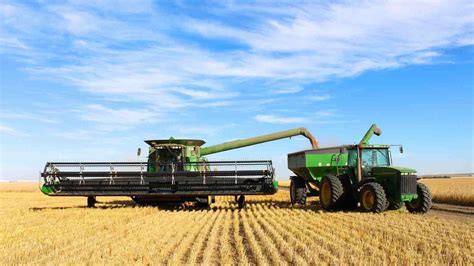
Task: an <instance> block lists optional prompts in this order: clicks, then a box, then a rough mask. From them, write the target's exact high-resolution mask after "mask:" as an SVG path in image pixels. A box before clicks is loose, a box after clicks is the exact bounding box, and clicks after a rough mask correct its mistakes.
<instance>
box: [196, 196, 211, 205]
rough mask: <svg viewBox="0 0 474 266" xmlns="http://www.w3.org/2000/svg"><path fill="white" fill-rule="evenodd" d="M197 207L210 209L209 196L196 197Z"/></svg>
mask: <svg viewBox="0 0 474 266" xmlns="http://www.w3.org/2000/svg"><path fill="white" fill-rule="evenodd" d="M196 205H197V206H198V207H201V208H208V207H209V196H205V197H196Z"/></svg>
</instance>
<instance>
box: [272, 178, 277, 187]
mask: <svg viewBox="0 0 474 266" xmlns="http://www.w3.org/2000/svg"><path fill="white" fill-rule="evenodd" d="M272 186H273V188H274V189H278V181H276V180H273V181H272Z"/></svg>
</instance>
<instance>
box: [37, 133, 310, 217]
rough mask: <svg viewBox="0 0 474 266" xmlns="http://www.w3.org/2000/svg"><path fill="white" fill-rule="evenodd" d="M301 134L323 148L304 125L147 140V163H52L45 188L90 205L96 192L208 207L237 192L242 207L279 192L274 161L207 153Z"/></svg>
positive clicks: (49, 192)
mask: <svg viewBox="0 0 474 266" xmlns="http://www.w3.org/2000/svg"><path fill="white" fill-rule="evenodd" d="M297 135H302V136H305V137H306V138H308V139H309V140H310V142H311V146H312V148H313V149H317V148H318V143H317V141H316V139H315V138H314V137H313V136H312V135H311V134H310V133H309V131H307V130H306V129H305V128H296V129H292V130H286V131H282V132H277V133H273V134H268V135H262V136H258V137H253V138H248V139H243V140H236V141H231V142H226V143H223V144H219V145H214V146H209V147H201V146H202V145H204V143H205V142H204V141H203V140H195V139H174V138H170V139H160V140H147V141H145V142H146V143H147V144H148V145H149V146H150V147H149V153H148V161H147V162H48V163H46V165H45V167H44V170H43V172H42V173H41V177H42V178H43V181H44V183H43V185H42V187H41V191H42V192H43V193H44V194H46V195H49V196H85V197H87V206H88V207H94V204H95V203H96V196H129V197H131V198H132V199H133V200H134V201H135V202H137V203H138V204H156V203H159V202H184V201H194V202H197V203H198V204H201V205H205V206H208V205H209V201H214V197H215V196H222V195H233V196H235V197H236V201H237V202H238V205H239V207H240V208H242V207H244V205H245V195H262V194H274V193H276V192H277V190H278V183H277V181H275V179H274V169H273V166H272V162H271V161H207V160H206V158H205V157H203V156H205V155H210V154H215V153H218V152H223V151H228V150H233V149H237V148H242V147H246V146H250V145H256V144H260V143H265V142H269V141H274V140H279V139H283V138H288V137H293V136H297ZM138 154H140V149H139V150H138ZM209 198H211V199H209Z"/></svg>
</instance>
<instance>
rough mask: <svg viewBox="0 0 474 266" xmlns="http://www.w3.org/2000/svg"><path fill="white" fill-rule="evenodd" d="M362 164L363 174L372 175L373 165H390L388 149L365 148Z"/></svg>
mask: <svg viewBox="0 0 474 266" xmlns="http://www.w3.org/2000/svg"><path fill="white" fill-rule="evenodd" d="M361 164H362V175H363V176H370V175H371V174H372V167H375V166H390V158H389V153H388V149H363V150H362V160H361Z"/></svg>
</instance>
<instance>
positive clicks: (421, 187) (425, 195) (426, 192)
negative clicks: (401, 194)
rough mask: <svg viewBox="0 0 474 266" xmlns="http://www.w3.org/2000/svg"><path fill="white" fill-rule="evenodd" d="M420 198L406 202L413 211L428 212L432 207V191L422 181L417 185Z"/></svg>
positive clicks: (410, 210) (408, 208) (409, 209)
mask: <svg viewBox="0 0 474 266" xmlns="http://www.w3.org/2000/svg"><path fill="white" fill-rule="evenodd" d="M416 191H417V194H418V198H416V199H414V200H412V201H410V202H406V203H405V206H406V207H407V210H408V211H409V212H412V213H427V212H428V211H429V210H430V209H431V204H432V202H431V191H430V189H429V188H428V187H427V186H426V185H425V184H422V183H418V184H417V187H416Z"/></svg>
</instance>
